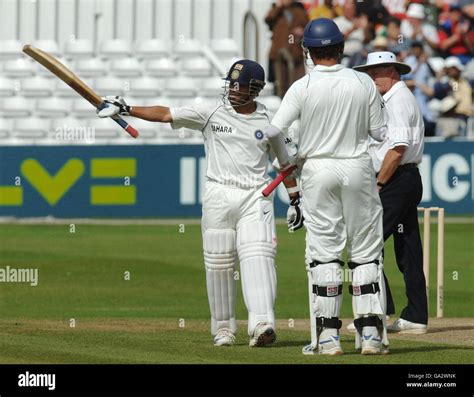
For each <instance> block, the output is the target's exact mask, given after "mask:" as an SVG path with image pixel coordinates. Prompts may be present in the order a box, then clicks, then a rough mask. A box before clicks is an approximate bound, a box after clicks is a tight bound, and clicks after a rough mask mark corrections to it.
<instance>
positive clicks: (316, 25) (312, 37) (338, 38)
mask: <svg viewBox="0 0 474 397" xmlns="http://www.w3.org/2000/svg"><path fill="white" fill-rule="evenodd" d="M342 42H344V35H343V34H342V33H341V31H340V30H339V28H338V27H337V25H336V24H335V23H334V21H333V20H332V19H329V18H317V19H313V20H312V21H309V22H308V24H307V25H306V27H305V29H304V34H303V42H302V45H303V47H306V48H311V47H327V46H330V45H335V44H339V43H342Z"/></svg>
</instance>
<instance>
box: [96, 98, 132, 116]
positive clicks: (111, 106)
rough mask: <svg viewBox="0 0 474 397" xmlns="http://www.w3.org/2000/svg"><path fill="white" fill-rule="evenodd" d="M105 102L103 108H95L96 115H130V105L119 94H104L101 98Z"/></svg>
mask: <svg viewBox="0 0 474 397" xmlns="http://www.w3.org/2000/svg"><path fill="white" fill-rule="evenodd" d="M102 99H103V100H104V103H105V105H106V106H105V107H104V108H103V109H100V108H98V109H97V115H98V116H99V117H101V118H104V117H112V116H116V115H118V114H120V115H121V116H130V106H128V105H127V103H126V102H125V99H123V98H122V97H121V96H106V97H104V98H102Z"/></svg>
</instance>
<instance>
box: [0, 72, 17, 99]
mask: <svg viewBox="0 0 474 397" xmlns="http://www.w3.org/2000/svg"><path fill="white" fill-rule="evenodd" d="M19 88H20V85H19V83H17V82H16V81H15V80H13V79H7V78H6V77H1V76H0V97H3V98H6V97H9V96H12V95H15V93H16V91H17V90H18V89H19Z"/></svg>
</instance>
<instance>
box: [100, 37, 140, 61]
mask: <svg viewBox="0 0 474 397" xmlns="http://www.w3.org/2000/svg"><path fill="white" fill-rule="evenodd" d="M131 54H132V47H131V45H130V42H129V41H128V40H122V39H114V40H109V41H104V42H103V43H102V44H101V46H100V55H101V56H103V57H105V58H125V57H128V56H130V55H131Z"/></svg>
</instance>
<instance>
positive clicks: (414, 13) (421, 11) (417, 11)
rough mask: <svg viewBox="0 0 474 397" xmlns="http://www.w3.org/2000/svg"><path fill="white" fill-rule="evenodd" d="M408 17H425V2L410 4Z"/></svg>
mask: <svg viewBox="0 0 474 397" xmlns="http://www.w3.org/2000/svg"><path fill="white" fill-rule="evenodd" d="M407 17H409V18H416V19H425V7H423V4H416V3H413V4H410V6H409V7H408V11H407Z"/></svg>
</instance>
